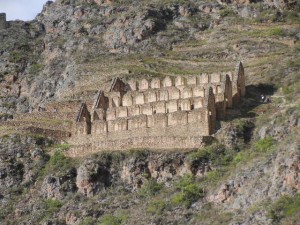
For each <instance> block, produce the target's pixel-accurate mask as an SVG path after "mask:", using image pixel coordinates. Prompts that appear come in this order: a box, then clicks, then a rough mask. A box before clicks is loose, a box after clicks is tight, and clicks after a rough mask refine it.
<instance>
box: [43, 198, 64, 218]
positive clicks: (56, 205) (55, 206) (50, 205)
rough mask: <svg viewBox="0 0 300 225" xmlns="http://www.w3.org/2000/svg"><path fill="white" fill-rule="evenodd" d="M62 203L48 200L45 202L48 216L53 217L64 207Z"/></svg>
mask: <svg viewBox="0 0 300 225" xmlns="http://www.w3.org/2000/svg"><path fill="white" fill-rule="evenodd" d="M62 205H63V204H62V203H61V202H60V201H58V200H55V199H47V200H45V201H44V202H43V206H44V208H45V214H46V216H51V215H52V214H53V213H55V212H56V211H58V210H59V209H60V208H61V207H62Z"/></svg>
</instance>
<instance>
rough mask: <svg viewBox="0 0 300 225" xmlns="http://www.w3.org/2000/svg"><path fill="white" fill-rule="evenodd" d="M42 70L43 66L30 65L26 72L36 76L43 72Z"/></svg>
mask: <svg viewBox="0 0 300 225" xmlns="http://www.w3.org/2000/svg"><path fill="white" fill-rule="evenodd" d="M43 68H44V66H43V65H41V64H37V63H36V64H33V65H31V67H30V68H29V71H28V72H29V74H31V75H38V74H39V73H40V72H41V71H42V70H43Z"/></svg>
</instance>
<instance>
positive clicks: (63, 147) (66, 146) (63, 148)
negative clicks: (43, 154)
mask: <svg viewBox="0 0 300 225" xmlns="http://www.w3.org/2000/svg"><path fill="white" fill-rule="evenodd" d="M70 147H71V145H70V144H66V143H65V144H58V145H54V146H53V148H55V149H57V150H59V151H68V150H69V148H70Z"/></svg>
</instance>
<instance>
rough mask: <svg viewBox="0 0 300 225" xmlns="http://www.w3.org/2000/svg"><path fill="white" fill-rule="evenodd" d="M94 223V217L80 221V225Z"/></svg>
mask: <svg viewBox="0 0 300 225" xmlns="http://www.w3.org/2000/svg"><path fill="white" fill-rule="evenodd" d="M94 223H95V221H94V219H93V218H92V217H87V218H85V219H84V220H83V221H82V222H81V223H80V225H91V224H94Z"/></svg>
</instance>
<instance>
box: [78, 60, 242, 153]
mask: <svg viewBox="0 0 300 225" xmlns="http://www.w3.org/2000/svg"><path fill="white" fill-rule="evenodd" d="M244 95H245V76H244V69H243V65H242V63H239V64H238V66H237V67H236V70H235V72H234V73H231V72H227V73H214V74H201V75H198V76H187V77H184V76H176V77H169V76H168V77H165V78H164V79H160V78H152V79H151V80H148V79H145V78H144V79H139V80H135V79H131V80H129V81H126V82H125V81H123V80H121V79H120V78H115V79H113V81H112V84H111V87H110V91H108V92H104V91H99V92H98V94H97V96H96V99H95V102H94V105H93V107H92V108H91V110H90V112H89V110H88V109H87V106H86V104H84V103H83V104H82V105H81V107H80V110H79V113H78V115H77V119H76V123H75V126H74V131H73V134H74V136H75V137H74V139H76V141H79V140H80V138H82V137H84V138H83V140H84V142H85V143H86V144H87V143H88V142H90V144H92V148H94V149H120V148H134V147H148V148H149V147H150V148H151V146H152V147H153V148H156V147H157V148H169V147H170V146H173V147H175V146H178V147H181V148H184V147H186V148H195V147H197V146H198V147H199V145H200V144H201V143H202V142H203V139H199V137H204V136H210V135H212V134H213V133H214V132H215V124H216V121H217V120H218V119H219V120H220V119H224V118H225V117H226V114H227V109H228V108H231V107H234V106H237V105H238V103H239V101H240V98H241V97H242V96H244ZM176 138H178V139H176ZM197 138H198V139H197ZM79 142H80V141H79ZM95 143H97V144H95Z"/></svg>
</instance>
